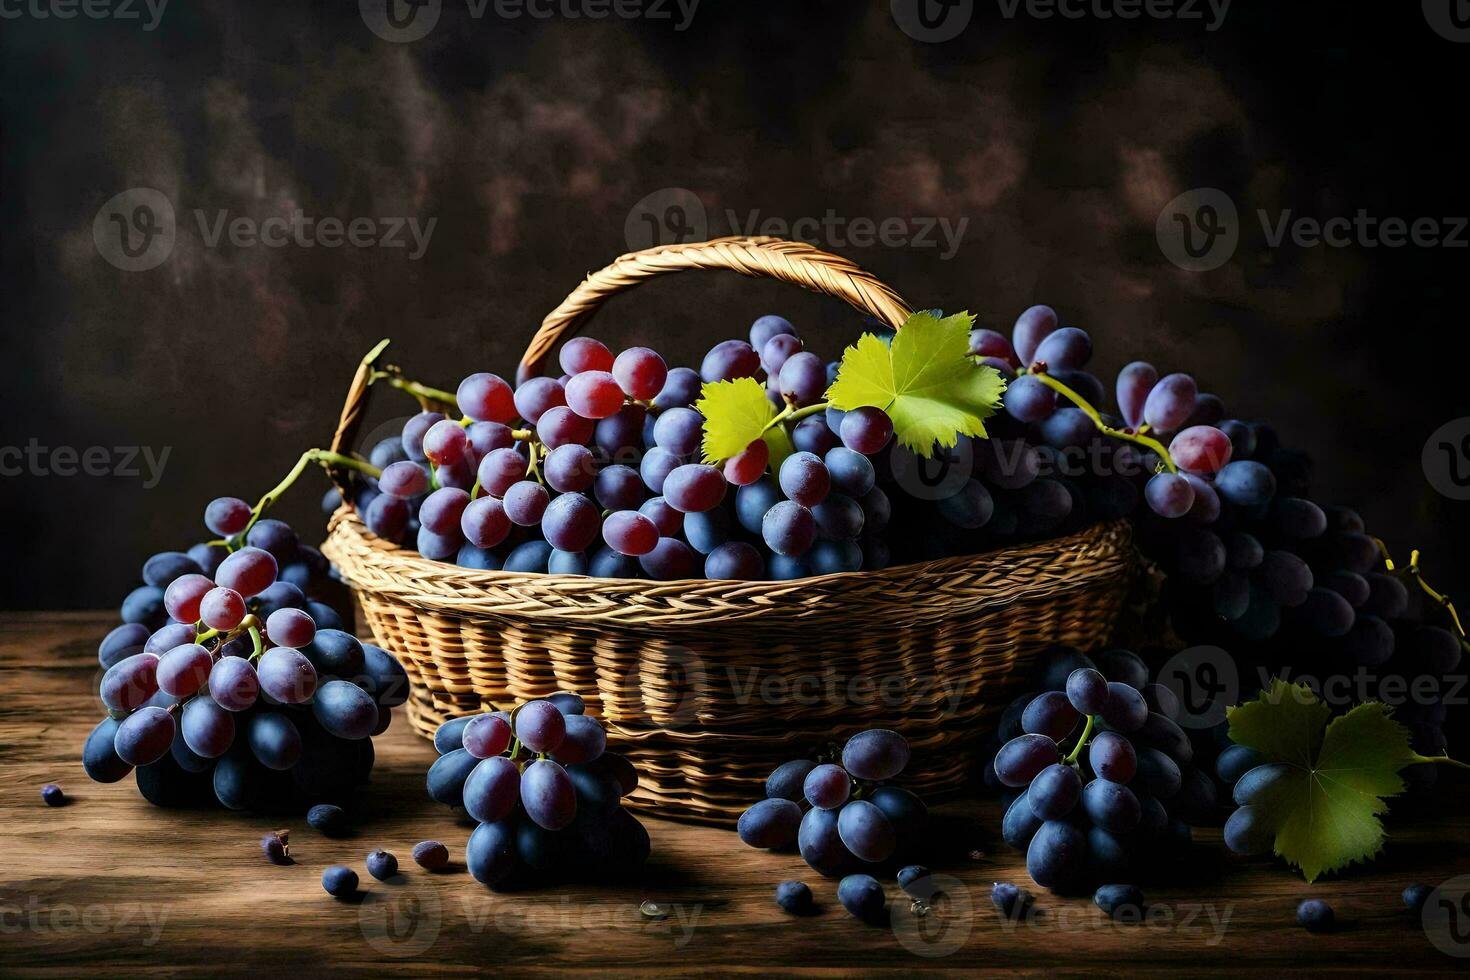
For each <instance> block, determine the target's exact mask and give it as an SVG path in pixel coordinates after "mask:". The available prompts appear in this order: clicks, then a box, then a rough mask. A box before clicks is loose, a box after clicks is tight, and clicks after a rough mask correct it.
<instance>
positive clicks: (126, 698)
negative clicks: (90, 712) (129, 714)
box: [101, 653, 159, 711]
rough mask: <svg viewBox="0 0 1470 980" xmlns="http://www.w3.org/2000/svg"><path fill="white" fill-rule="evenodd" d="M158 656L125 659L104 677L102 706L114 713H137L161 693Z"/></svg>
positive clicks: (110, 668) (148, 655)
mask: <svg viewBox="0 0 1470 980" xmlns="http://www.w3.org/2000/svg"><path fill="white" fill-rule="evenodd" d="M158 662H159V658H158V656H157V654H152V653H135V654H133V655H132V656H131V657H124V658H123V659H122V660H119V661H118V662H117V663H116V664H114V665H113V666H112V667H109V668H108V670H107V673H105V674H103V675H102V684H101V696H102V703H103V704H104V705H106V706H107V707H108V708H109V709H111V710H113V711H134V710H136V709H138V708H141V707H142V706H143V705H145V704H147V703H148V699H149V698H151V697H153V695H155V694H157V693H158Z"/></svg>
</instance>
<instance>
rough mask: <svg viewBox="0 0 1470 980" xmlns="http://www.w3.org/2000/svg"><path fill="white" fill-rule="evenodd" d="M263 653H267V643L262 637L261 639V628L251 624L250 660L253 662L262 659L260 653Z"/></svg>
mask: <svg viewBox="0 0 1470 980" xmlns="http://www.w3.org/2000/svg"><path fill="white" fill-rule="evenodd" d="M262 653H265V644H264V643H262V642H261V639H260V630H258V629H256V628H255V627H254V626H251V627H250V660H251V662H252V663H253V662H254V661H256V660H258V659H260V655H261V654H262Z"/></svg>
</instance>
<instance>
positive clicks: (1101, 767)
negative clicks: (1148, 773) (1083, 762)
mask: <svg viewBox="0 0 1470 980" xmlns="http://www.w3.org/2000/svg"><path fill="white" fill-rule="evenodd" d="M1087 761H1088V764H1089V765H1091V766H1092V771H1093V772H1095V773H1097V775H1098V776H1100V777H1101V778H1103V779H1110V780H1112V781H1113V782H1115V783H1127V782H1130V781H1132V779H1133V775H1134V773H1135V772H1137V770H1138V756H1137V754H1136V753H1135V752H1134V750H1133V743H1132V742H1130V741H1128V740H1127V739H1126V738H1124V737H1123V736H1122V735H1119V734H1117V733H1116V732H1099V733H1098V734H1096V735H1094V736H1093V737H1092V741H1090V742H1088V743H1087Z"/></svg>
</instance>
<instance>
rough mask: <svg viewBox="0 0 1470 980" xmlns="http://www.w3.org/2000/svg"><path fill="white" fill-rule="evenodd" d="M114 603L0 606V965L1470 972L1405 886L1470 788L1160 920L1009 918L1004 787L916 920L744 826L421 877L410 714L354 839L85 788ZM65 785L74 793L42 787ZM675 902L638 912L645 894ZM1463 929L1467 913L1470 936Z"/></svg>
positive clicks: (1434, 854)
mask: <svg viewBox="0 0 1470 980" xmlns="http://www.w3.org/2000/svg"><path fill="white" fill-rule="evenodd" d="M111 621H112V619H111V616H110V615H107V614H92V613H87V614H80V613H26V614H18V613H0V683H3V689H4V690H3V697H0V976H66V977H71V976H80V975H84V974H86V975H91V976H99V975H106V974H114V975H132V974H142V973H144V972H146V973H147V974H148V975H151V976H160V975H198V974H206V973H207V974H226V973H228V974H234V973H259V972H260V971H261V969H262V968H270V969H278V970H287V971H291V973H289V974H283V975H294V974H296V973H306V974H310V975H316V974H319V973H365V972H369V971H375V972H383V971H393V972H395V973H406V974H422V973H427V972H444V973H459V974H470V973H480V972H486V971H490V970H503V971H507V973H506V975H511V974H518V973H525V972H537V971H548V972H549V971H553V970H554V971H557V972H563V971H568V970H586V971H597V972H607V973H614V974H632V973H664V974H708V973H736V972H749V973H755V972H759V973H790V972H822V973H842V974H848V973H856V972H869V971H904V972H938V971H948V970H966V971H974V972H982V973H992V972H1002V971H1004V972H1010V971H1016V972H1023V973H1047V974H1055V973H1061V974H1093V975H1096V974H1098V973H1103V972H1108V973H1112V972H1118V971H1123V970H1130V971H1147V972H1148V973H1153V972H1179V973H1188V974H1191V975H1198V974H1209V973H1225V972H1229V973H1232V974H1237V975H1238V974H1241V973H1244V972H1246V971H1253V972H1255V973H1257V974H1259V973H1261V972H1263V971H1270V972H1277V971H1282V970H1312V971H1313V972H1355V973H1370V972H1371V973H1373V974H1379V973H1384V972H1399V971H1412V972H1416V973H1432V974H1440V973H1443V974H1452V973H1458V974H1460V975H1463V974H1464V972H1465V969H1466V967H1467V965H1470V935H1464V936H1463V937H1459V938H1462V939H1463V943H1462V945H1460V946H1458V947H1454V946H1453V945H1452V941H1450V940H1447V939H1446V937H1444V936H1443V935H1441V936H1440V937H1439V938H1440V940H1441V942H1442V943H1444V942H1451V948H1452V949H1453V951H1454V952H1456V953H1459V954H1460V956H1461V957H1464V958H1456V957H1454V956H1451V955H1449V954H1448V953H1446V952H1442V951H1441V950H1440V949H1438V948H1436V946H1435V944H1434V943H1433V942H1432V941H1431V935H1430V930H1426V929H1425V928H1424V927H1423V925H1422V924H1421V922H1420V920H1419V918H1418V917H1417V916H1414V915H1411V914H1409V913H1407V912H1405V911H1404V909H1403V907H1402V905H1401V903H1400V899H1399V893H1400V891H1401V890H1402V889H1403V887H1404V886H1405V885H1406V884H1408V883H1410V882H1412V881H1423V882H1426V883H1430V884H1438V883H1440V882H1442V881H1444V880H1446V879H1449V878H1451V877H1453V876H1456V875H1464V874H1470V815H1467V813H1466V808H1465V806H1464V803H1465V802H1466V801H1467V799H1470V794H1467V793H1466V792H1465V789H1464V786H1463V784H1460V785H1456V786H1455V787H1453V788H1451V789H1448V790H1445V791H1444V792H1442V793H1441V794H1440V795H1439V796H1438V797H1437V798H1436V801H1435V802H1434V804H1433V805H1432V806H1431V807H1430V808H1429V812H1427V813H1424V814H1420V815H1417V816H1416V817H1415V818H1414V819H1413V820H1412V821H1410V820H1398V821H1396V822H1395V824H1394V825H1393V826H1392V828H1391V829H1392V831H1393V837H1392V839H1391V842H1390V845H1389V849H1388V853H1387V856H1386V857H1385V858H1384V859H1382V860H1380V861H1379V862H1378V863H1377V864H1376V865H1374V866H1373V867H1371V868H1370V869H1365V870H1359V871H1356V872H1354V873H1351V874H1348V875H1346V876H1345V877H1343V878H1342V879H1340V880H1335V881H1328V882H1321V883H1319V884H1317V885H1315V886H1308V885H1306V884H1305V883H1304V882H1302V881H1301V879H1300V878H1299V877H1298V876H1296V875H1295V874H1293V873H1291V872H1289V871H1287V870H1286V869H1284V868H1283V867H1281V866H1280V865H1278V864H1275V863H1273V862H1271V861H1267V860H1254V861H1242V860H1236V859H1232V858H1230V857H1228V856H1222V854H1223V847H1222V846H1221V845H1220V843H1219V833H1218V831H1202V832H1200V833H1199V834H1198V835H1197V839H1199V840H1200V841H1202V843H1203V846H1202V847H1201V848H1199V850H1200V859H1199V867H1200V875H1201V877H1200V878H1199V879H1198V880H1196V881H1194V882H1193V883H1191V884H1189V885H1179V886H1171V887H1168V888H1153V889H1150V891H1149V894H1148V897H1149V900H1150V902H1151V910H1150V913H1149V918H1148V919H1147V920H1146V921H1145V922H1142V923H1134V924H1120V923H1114V922H1112V921H1110V920H1108V919H1106V918H1104V917H1103V916H1102V914H1101V913H1100V912H1099V911H1098V910H1097V909H1096V908H1095V907H1093V906H1092V904H1091V902H1090V901H1088V900H1087V899H1086V898H1073V899H1060V898H1056V897H1053V896H1050V895H1046V894H1042V895H1040V896H1039V897H1038V901H1037V906H1038V909H1039V914H1038V915H1037V917H1036V918H1035V919H1034V920H1033V921H1031V922H1028V923H1023V924H1015V923H1010V922H1007V921H1006V920H1003V919H1001V918H1000V917H999V916H998V915H997V914H996V913H995V911H994V910H993V908H992V907H991V905H990V901H989V889H990V884H991V882H993V881H997V880H1010V881H1015V882H1017V883H1020V884H1027V885H1029V879H1028V878H1027V877H1026V873H1025V867H1024V861H1023V860H1022V858H1021V857H1020V856H1019V855H1017V854H1015V853H1014V852H1012V851H1011V850H1010V849H1009V848H1007V847H1006V846H1005V845H1004V844H1003V843H1002V842H1000V841H999V839H998V837H997V833H996V831H997V826H998V823H999V811H998V806H997V804H996V803H995V802H994V801H988V800H982V801H976V802H967V803H956V804H949V805H945V806H942V807H939V808H937V809H936V824H937V827H936V830H937V831H938V832H937V833H936V834H935V837H936V840H938V841H941V842H942V843H941V844H940V845H939V847H940V850H941V853H940V854H939V855H938V856H936V857H935V858H934V859H933V860H932V861H930V866H931V867H932V868H933V869H934V871H935V872H936V874H939V875H943V876H945V879H947V886H946V894H947V898H946V899H945V900H944V901H942V902H940V903H939V904H938V905H937V906H936V908H935V909H934V911H932V912H931V913H930V914H929V915H927V916H924V917H922V918H920V917H916V916H915V915H914V914H913V913H912V912H911V910H910V908H909V904H908V902H907V901H904V900H902V899H901V898H900V893H899V892H898V889H897V887H896V886H895V885H893V884H892V883H891V882H888V883H886V884H887V885H888V891H889V898H890V904H891V907H892V908H893V910H894V911H893V915H892V917H891V922H890V923H889V924H888V925H886V926H878V927H875V926H868V925H864V924H862V923H860V922H858V921H857V920H855V919H853V918H851V917H849V916H848V915H847V913H846V912H845V911H843V909H842V908H841V906H840V905H837V903H836V899H835V883H833V882H830V881H827V880H825V879H822V878H821V877H820V876H818V875H817V874H816V873H815V872H812V871H811V870H810V869H808V868H807V867H806V866H805V865H804V864H803V863H802V861H801V859H800V858H799V857H798V856H796V855H794V854H793V855H786V854H769V853H764V852H758V851H754V850H751V849H749V848H747V847H745V846H744V845H743V844H741V843H740V841H739V840H738V839H737V838H736V837H735V836H734V834H732V833H730V832H729V831H724V830H718V829H713V828H708V827H697V826H690V825H686V824H679V823H674V822H669V821H663V820H656V819H651V818H649V817H647V816H646V815H642V818H643V820H644V823H645V825H646V826H647V827H648V830H649V834H650V836H651V837H652V840H653V856H652V858H651V859H650V862H649V866H648V868H647V870H646V873H645V876H644V878H643V879H642V880H640V881H634V882H629V883H627V884H626V885H622V886H606V885H604V886H597V887H590V886H578V887H572V888H562V889H556V890H546V891H536V892H529V893H518V894H510V895H501V894H495V893H493V892H490V891H489V890H487V889H485V888H484V887H482V886H481V885H479V884H478V883H477V882H475V881H474V879H472V878H471V877H470V876H469V874H468V873H467V872H465V871H464V867H463V864H459V865H457V866H456V868H454V869H453V870H452V871H450V872H448V873H442V874H435V875H431V874H429V873H427V872H424V871H422V870H421V869H419V868H418V866H417V865H415V864H413V862H412V859H411V858H410V856H409V852H410V851H411V849H412V847H413V845H414V844H415V843H416V842H417V841H420V840H424V839H427V838H436V839H439V840H442V841H444V842H445V843H446V844H447V845H449V847H450V850H451V854H452V855H454V856H455V857H456V858H462V857H463V848H464V843H465V841H466V839H467V838H468V835H469V832H470V830H471V829H472V828H471V827H470V826H469V825H467V824H465V823H463V822H461V821H457V820H456V819H455V817H454V816H453V815H452V814H451V813H450V812H449V811H448V810H447V809H445V808H444V807H442V806H439V805H438V804H435V803H433V802H432V801H430V800H429V799H428V797H427V796H426V795H425V792H424V771H425V769H426V768H427V766H428V765H429V763H430V762H431V761H432V760H433V758H434V751H433V748H432V747H431V746H430V745H429V744H428V743H427V742H425V741H423V740H422V739H420V738H418V737H417V736H415V735H413V734H412V733H411V731H410V730H409V728H408V726H407V725H405V724H402V719H395V722H394V724H393V727H392V728H390V730H389V731H388V732H387V733H386V734H384V735H383V736H381V737H380V738H379V739H377V740H376V741H375V744H376V746H377V766H376V768H375V769H374V772H373V777H372V783H371V789H370V792H369V793H368V794H367V796H366V798H365V803H366V806H365V807H364V808H363V809H362V811H361V812H360V814H359V820H358V829H357V830H356V832H355V833H354V834H353V836H351V837H348V838H346V839H328V838H325V837H322V836H320V835H319V834H317V833H316V832H315V831H313V830H311V829H310V828H309V827H307V826H306V822H305V820H304V819H302V818H293V819H290V820H282V819H280V818H270V817H261V816H253V815H249V814H238V813H232V812H228V811H224V810H214V811H201V810H187V811H176V810H162V809H157V808H155V807H152V806H150V805H148V804H147V803H145V802H144V801H143V799H142V798H141V797H140V796H139V795H138V792H137V788H136V786H135V785H134V784H133V781H132V779H131V778H129V779H126V780H124V781H122V782H119V783H115V784H113V785H109V786H103V785H99V784H96V783H93V782H91V781H90V780H88V779H87V777H86V774H85V773H84V772H83V770H82V766H81V762H80V752H81V744H82V741H83V739H84V738H85V736H86V734H87V732H88V731H90V730H91V728H92V726H93V725H94V724H95V723H96V721H97V720H98V718H99V717H100V716H101V708H100V703H99V702H98V700H97V698H96V695H95V693H94V692H95V686H96V680H97V670H98V668H97V661H96V645H97V640H98V638H99V637H100V636H102V635H103V633H104V632H105V631H106V629H107V628H108V627H109V626H110V625H111ZM47 782H56V783H59V784H60V785H61V786H62V787H63V788H64V789H65V791H66V793H67V795H68V797H70V803H69V804H68V805H67V806H65V807H62V808H59V809H53V808H50V807H47V806H45V805H44V804H42V802H41V800H40V796H39V791H40V788H41V786H42V785H44V784H45V783H47ZM278 826H289V827H290V828H291V831H292V833H291V845H292V854H293V856H294V857H295V858H296V860H297V862H298V863H296V864H294V865H292V866H289V867H277V866H274V865H271V864H269V863H267V862H266V861H265V859H264V857H263V856H262V854H261V851H260V846H259V840H260V837H261V834H262V833H264V832H265V831H267V830H269V829H272V828H274V827H278ZM375 847H383V848H386V849H387V850H390V851H393V852H394V853H395V854H396V855H397V856H398V859H399V862H400V865H401V866H403V867H404V868H405V870H404V871H403V872H402V873H401V874H400V876H399V877H398V879H397V880H395V881H392V882H388V883H382V882H377V881H375V880H373V879H372V878H370V877H369V876H368V875H367V874H366V872H365V870H364V869H363V856H364V855H365V854H366V853H367V852H368V851H369V850H371V849H373V848H375ZM335 863H342V864H349V865H352V866H353V867H355V868H356V869H357V870H358V873H359V874H360V875H361V877H362V879H363V882H364V895H363V896H362V898H361V900H360V901H358V902H356V903H349V902H340V901H336V900H334V899H332V898H331V897H329V896H328V895H326V894H325V893H324V892H323V891H322V888H321V885H320V876H321V871H322V868H323V867H324V866H326V865H328V864H335ZM788 877H795V878H800V879H803V880H805V881H807V882H808V883H809V884H810V885H811V886H812V888H813V891H814V892H815V893H816V896H817V899H818V902H819V904H820V905H821V911H820V914H818V915H816V916H813V917H809V918H803V919H793V918H791V917H789V916H787V915H786V914H785V913H783V912H782V911H781V910H780V909H778V908H777V907H776V905H775V904H774V902H773V900H772V890H773V888H774V886H775V884H776V883H777V882H779V881H781V880H782V879H784V878H788ZM1308 896H1312V897H1320V898H1324V899H1326V900H1327V901H1329V902H1330V903H1331V904H1332V905H1333V906H1334V907H1335V909H1336V912H1337V916H1338V919H1339V920H1340V922H1341V928H1340V929H1339V930H1338V931H1337V932H1335V933H1332V934H1329V935H1312V934H1309V933H1307V932H1305V931H1303V930H1302V929H1300V928H1298V927H1297V926H1296V924H1295V921H1294V911H1295V907H1296V903H1297V902H1298V901H1299V900H1300V899H1302V898H1304V897H1308ZM645 901H653V902H658V903H662V904H663V905H664V906H665V907H666V908H667V911H668V915H667V917H666V918H663V919H648V918H645V917H643V915H642V914H641V913H640V911H639V907H640V903H643V902H645ZM1466 924H1470V921H1467V922H1462V924H1461V925H1462V927H1463V926H1464V925H1466Z"/></svg>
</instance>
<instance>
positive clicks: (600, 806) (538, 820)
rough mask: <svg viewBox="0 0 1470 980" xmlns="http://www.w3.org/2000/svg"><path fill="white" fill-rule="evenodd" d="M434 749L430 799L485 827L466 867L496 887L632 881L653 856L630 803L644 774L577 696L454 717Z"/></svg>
mask: <svg viewBox="0 0 1470 980" xmlns="http://www.w3.org/2000/svg"><path fill="white" fill-rule="evenodd" d="M434 747H435V749H437V750H438V752H439V753H440V754H439V758H438V759H437V760H435V762H434V764H433V766H431V767H430V768H429V773H428V789H429V796H430V797H432V798H433V799H434V800H436V801H438V802H440V803H443V804H445V805H446V806H450V807H455V808H462V809H464V810H465V811H466V812H467V813H468V814H469V816H470V817H471V818H472V819H474V820H475V821H476V822H477V823H478V826H477V827H476V828H475V830H474V833H472V834H471V835H470V840H469V843H468V844H467V845H466V846H465V862H466V863H467V864H468V865H469V870H470V874H472V875H474V877H475V879H476V880H477V881H480V882H482V883H483V884H485V885H488V886H490V887H491V888H492V889H495V890H497V891H500V890H506V889H513V888H519V887H524V886H527V885H532V884H535V885H545V884H552V883H556V882H565V881H585V880H591V879H598V878H626V877H627V876H629V875H631V874H633V873H635V872H637V871H638V870H639V869H641V868H642V867H643V864H644V862H645V861H646V860H647V859H648V853H649V839H648V832H647V831H646V830H645V829H644V828H643V825H642V824H641V823H639V822H638V820H637V818H636V817H634V816H633V815H632V814H631V813H629V812H628V811H627V810H626V809H624V808H623V806H622V799H623V797H625V796H627V795H628V794H629V793H631V792H633V790H634V789H635V788H636V787H637V785H638V773H637V770H636V769H634V768H633V765H632V763H630V762H629V761H628V760H627V759H626V758H625V757H624V756H621V755H619V754H617V753H615V752H608V751H607V734H606V731H605V730H604V729H603V727H602V724H601V723H600V722H599V721H598V720H597V719H595V718H593V717H592V716H591V715H588V714H586V713H585V706H584V704H583V702H582V699H581V698H580V697H578V696H577V695H575V694H572V693H569V692H561V693H558V694H553V695H552V696H551V697H549V698H544V699H540V700H536V701H527V702H525V703H523V704H522V705H520V707H518V708H517V709H516V710H515V711H514V712H513V713H510V712H505V711H493V712H489V713H487V714H480V715H467V716H464V717H461V718H455V719H452V720H450V721H447V722H445V723H444V724H443V725H440V726H439V729H438V731H436V732H435V733H434Z"/></svg>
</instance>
